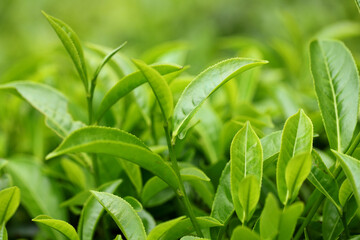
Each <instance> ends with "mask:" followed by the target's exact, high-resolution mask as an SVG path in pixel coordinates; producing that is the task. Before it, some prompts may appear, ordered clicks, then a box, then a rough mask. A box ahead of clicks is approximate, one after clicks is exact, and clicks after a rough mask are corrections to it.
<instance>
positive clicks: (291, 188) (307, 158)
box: [285, 153, 312, 202]
mask: <svg viewBox="0 0 360 240" xmlns="http://www.w3.org/2000/svg"><path fill="white" fill-rule="evenodd" d="M311 164H312V161H311V154H310V153H300V154H297V155H295V156H294V157H293V158H291V159H290V161H289V162H288V164H287V166H286V170H285V181H286V187H287V192H286V200H285V202H292V201H294V200H295V199H296V197H297V195H298V193H299V190H300V187H301V186H302V184H303V182H304V181H305V180H306V178H307V176H308V175H309V173H310V171H311Z"/></svg>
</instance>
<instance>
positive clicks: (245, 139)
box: [230, 122, 263, 222]
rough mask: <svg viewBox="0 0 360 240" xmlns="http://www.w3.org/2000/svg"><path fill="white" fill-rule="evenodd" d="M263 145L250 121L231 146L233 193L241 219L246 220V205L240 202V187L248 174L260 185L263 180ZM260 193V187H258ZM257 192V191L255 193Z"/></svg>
mask: <svg viewBox="0 0 360 240" xmlns="http://www.w3.org/2000/svg"><path fill="white" fill-rule="evenodd" d="M262 168H263V162H262V147H261V143H260V140H259V138H258V137H257V136H256V133H255V132H254V130H253V129H252V128H251V126H250V124H249V122H247V123H246V124H245V126H244V127H243V128H242V129H240V131H239V132H238V133H237V134H236V135H235V137H234V139H233V141H232V143H231V148H230V176H231V177H230V179H231V195H232V200H233V203H234V206H235V210H236V213H237V215H238V217H239V219H240V220H241V221H242V222H244V220H246V219H245V217H246V215H244V213H245V212H244V210H248V209H244V206H243V205H242V203H241V202H240V192H239V187H240V186H241V182H242V180H243V179H244V178H246V177H247V176H248V175H253V176H254V177H255V178H256V179H257V181H258V184H259V186H260V185H261V180H262ZM256 191H258V192H259V193H258V194H260V187H259V188H258V189H256ZM254 194H255V193H254Z"/></svg>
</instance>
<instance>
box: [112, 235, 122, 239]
mask: <svg viewBox="0 0 360 240" xmlns="http://www.w3.org/2000/svg"><path fill="white" fill-rule="evenodd" d="M114 240H122V237H121V235H116V237H115V238H114Z"/></svg>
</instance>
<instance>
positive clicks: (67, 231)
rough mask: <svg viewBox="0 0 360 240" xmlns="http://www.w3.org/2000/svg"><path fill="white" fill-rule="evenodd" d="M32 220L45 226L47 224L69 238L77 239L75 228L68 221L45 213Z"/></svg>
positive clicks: (71, 239)
mask: <svg viewBox="0 0 360 240" xmlns="http://www.w3.org/2000/svg"><path fill="white" fill-rule="evenodd" d="M33 221H34V222H38V223H42V224H44V225H46V226H49V227H51V228H53V229H55V230H57V231H59V232H61V233H62V234H64V235H65V236H66V237H67V238H68V239H70V240H79V236H78V235H77V233H76V230H75V229H74V227H73V226H71V225H70V224H69V223H67V222H65V221H62V220H57V219H53V218H51V217H49V216H46V215H40V216H37V217H36V218H34V219H33Z"/></svg>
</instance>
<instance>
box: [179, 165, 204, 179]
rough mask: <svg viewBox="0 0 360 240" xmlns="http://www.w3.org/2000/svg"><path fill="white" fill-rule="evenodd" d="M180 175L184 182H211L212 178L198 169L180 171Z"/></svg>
mask: <svg viewBox="0 0 360 240" xmlns="http://www.w3.org/2000/svg"><path fill="white" fill-rule="evenodd" d="M180 174H181V177H182V179H183V180H202V181H206V182H209V181H210V178H209V177H208V176H206V174H205V173H204V172H203V171H201V170H200V169H198V168H196V167H186V168H182V169H180Z"/></svg>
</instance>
